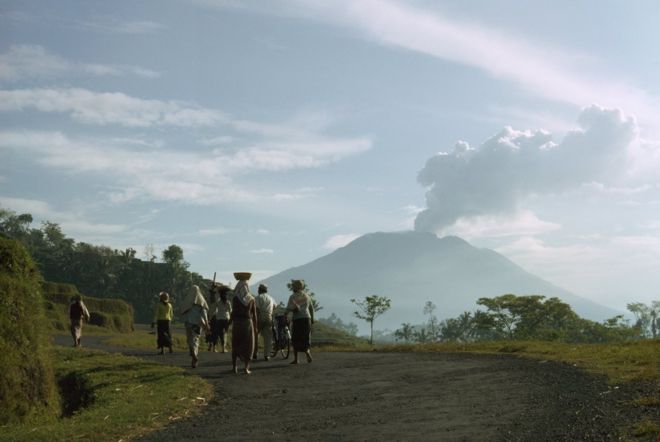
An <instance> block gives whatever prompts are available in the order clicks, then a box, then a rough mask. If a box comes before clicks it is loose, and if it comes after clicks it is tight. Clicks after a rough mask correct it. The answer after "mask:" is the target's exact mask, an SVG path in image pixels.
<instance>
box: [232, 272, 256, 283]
mask: <svg viewBox="0 0 660 442" xmlns="http://www.w3.org/2000/svg"><path fill="white" fill-rule="evenodd" d="M234 278H236V281H248V280H249V279H250V278H252V273H250V272H234Z"/></svg>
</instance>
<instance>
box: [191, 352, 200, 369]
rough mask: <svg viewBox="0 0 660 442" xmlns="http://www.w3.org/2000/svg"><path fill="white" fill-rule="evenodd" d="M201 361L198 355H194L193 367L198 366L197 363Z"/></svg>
mask: <svg viewBox="0 0 660 442" xmlns="http://www.w3.org/2000/svg"><path fill="white" fill-rule="evenodd" d="M198 362H199V358H197V356H195V355H193V357H192V368H197V363H198Z"/></svg>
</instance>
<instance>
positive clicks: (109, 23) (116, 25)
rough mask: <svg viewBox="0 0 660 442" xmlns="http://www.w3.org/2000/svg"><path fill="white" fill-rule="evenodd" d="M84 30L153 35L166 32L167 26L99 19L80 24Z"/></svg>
mask: <svg viewBox="0 0 660 442" xmlns="http://www.w3.org/2000/svg"><path fill="white" fill-rule="evenodd" d="M78 25H79V26H80V27H83V28H87V29H91V30H94V31H102V32H109V33H118V34H153V33H156V32H160V31H163V30H165V29H166V28H165V26H164V25H163V24H161V23H157V22H154V21H150V20H133V21H126V20H120V19H117V18H114V17H99V18H96V19H94V20H88V21H84V22H78Z"/></svg>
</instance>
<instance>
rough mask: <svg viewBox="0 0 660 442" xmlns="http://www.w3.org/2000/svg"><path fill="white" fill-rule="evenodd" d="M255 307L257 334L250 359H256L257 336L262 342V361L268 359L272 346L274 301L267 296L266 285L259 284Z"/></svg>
mask: <svg viewBox="0 0 660 442" xmlns="http://www.w3.org/2000/svg"><path fill="white" fill-rule="evenodd" d="M256 306H257V333H256V338H255V342H254V354H253V355H252V359H257V353H258V347H259V334H261V336H262V338H263V340H264V359H265V360H269V359H270V353H271V351H272V348H273V347H272V345H273V309H274V308H275V300H274V299H273V298H272V297H271V296H270V295H269V294H268V287H267V286H266V284H259V288H258V290H257V297H256Z"/></svg>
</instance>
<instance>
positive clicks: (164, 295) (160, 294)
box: [158, 292, 170, 302]
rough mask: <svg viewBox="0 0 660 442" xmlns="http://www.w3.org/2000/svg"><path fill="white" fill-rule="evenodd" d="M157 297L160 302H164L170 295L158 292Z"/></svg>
mask: <svg viewBox="0 0 660 442" xmlns="http://www.w3.org/2000/svg"><path fill="white" fill-rule="evenodd" d="M158 296H160V300H161V301H164V302H166V301H169V300H170V295H169V294H168V293H167V292H160V293H159V294H158Z"/></svg>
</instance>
